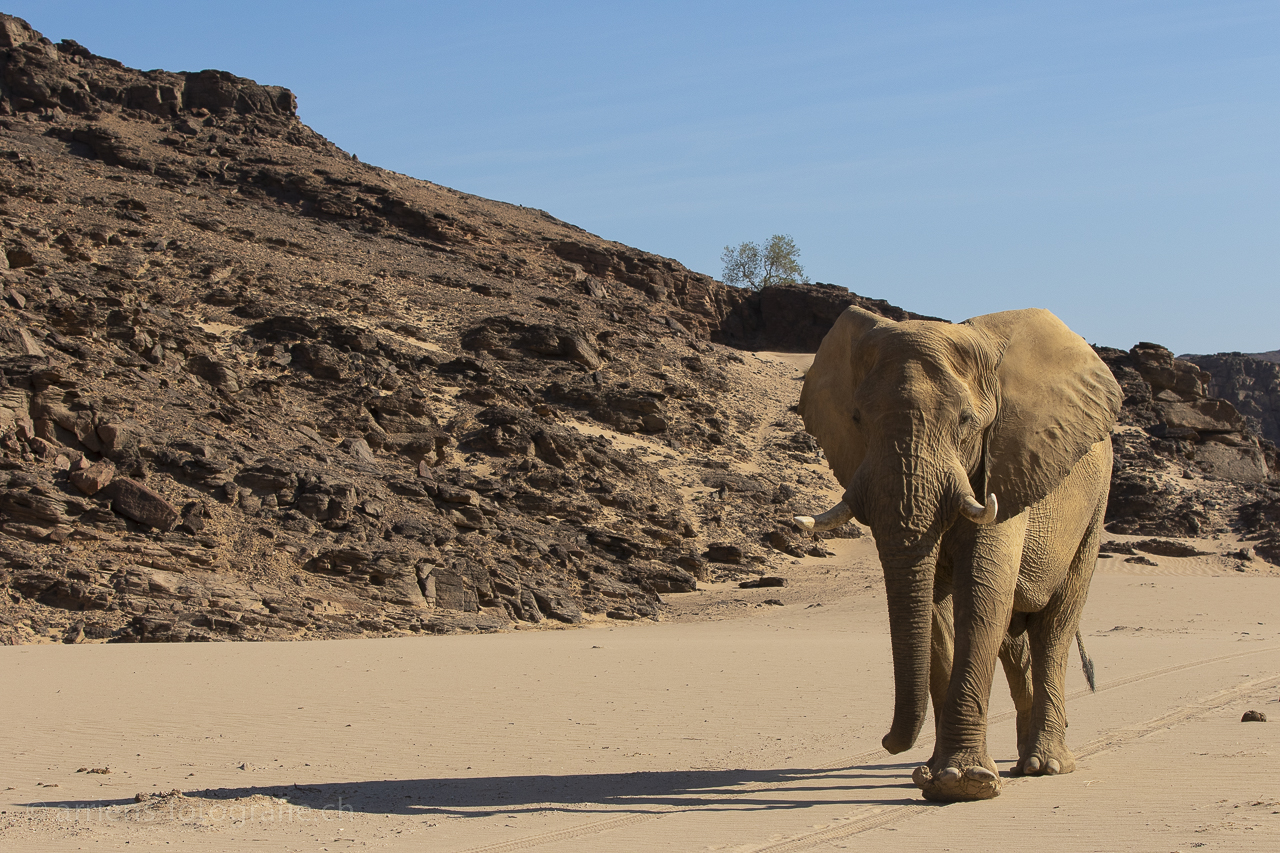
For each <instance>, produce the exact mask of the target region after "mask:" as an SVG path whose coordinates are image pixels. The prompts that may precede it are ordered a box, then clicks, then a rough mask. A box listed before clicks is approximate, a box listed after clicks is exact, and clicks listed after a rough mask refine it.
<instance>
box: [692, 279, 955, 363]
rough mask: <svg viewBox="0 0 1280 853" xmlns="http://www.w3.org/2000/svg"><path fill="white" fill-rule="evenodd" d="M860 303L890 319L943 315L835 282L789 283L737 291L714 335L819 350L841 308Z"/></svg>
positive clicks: (763, 346)
mask: <svg viewBox="0 0 1280 853" xmlns="http://www.w3.org/2000/svg"><path fill="white" fill-rule="evenodd" d="M850 305H856V306H858V307H859V308H863V309H865V310H867V311H871V312H872V313H875V314H879V315H881V316H882V317H887V318H889V319H890V320H937V319H939V318H937V317H926V316H924V315H922V314H913V313H911V312H910V311H905V310H903V309H901V308H898V307H897V306H896V305H890V304H889V303H888V302H886V301H885V300H883V299H870V298H868V297H866V296H859V295H858V294H856V293H853V292H852V291H849V290H847V289H845V288H843V287H840V286H839V285H835V284H822V283H817V284H783V285H777V286H774V287H766V288H764V289H763V290H758V291H754V290H738V291H734V292H733V293H732V303H731V308H730V309H729V311H728V312H727V313H726V314H725V316H724V317H723V318H722V319H721V320H720V323H719V327H718V328H717V329H716V331H715V332H714V334H713V340H717V341H722V342H724V343H726V344H729V345H731V346H738V347H743V348H746V349H756V350H775V351H778V352H816V351H817V349H818V345H819V344H821V343H822V339H823V338H824V337H825V336H826V334H827V331H828V330H830V328H831V326H832V324H834V323H835V321H836V318H837V317H839V316H840V313H841V312H842V311H844V309H846V308H848V307H849V306H850Z"/></svg>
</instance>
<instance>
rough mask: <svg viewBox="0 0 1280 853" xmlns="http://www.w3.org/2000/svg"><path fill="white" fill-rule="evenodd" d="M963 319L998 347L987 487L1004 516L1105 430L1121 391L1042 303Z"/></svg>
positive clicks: (1045, 486)
mask: <svg viewBox="0 0 1280 853" xmlns="http://www.w3.org/2000/svg"><path fill="white" fill-rule="evenodd" d="M965 324H966V325H969V326H972V327H973V328H975V329H977V330H979V331H981V332H983V333H985V334H987V335H988V336H990V337H991V338H992V339H993V344H994V345H995V346H996V347H997V348H998V349H999V351H1001V355H1000V358H999V366H998V367H997V368H996V378H997V382H998V385H999V394H1000V403H999V410H998V413H997V415H996V420H995V422H994V423H993V424H992V426H991V430H990V432H989V434H988V440H987V449H988V459H987V466H988V467H987V471H988V475H987V490H988V491H990V492H993V493H995V495H996V497H997V498H998V500H999V504H1000V515H999V518H1000V519H1001V520H1003V519H1006V518H1010V517H1012V516H1015V515H1017V514H1018V513H1020V512H1022V511H1023V510H1024V509H1026V508H1027V507H1028V506H1030V505H1031V504H1033V503H1035V502H1036V501H1039V500H1041V499H1042V498H1044V497H1045V496H1046V495H1048V494H1049V492H1051V491H1053V489H1054V488H1055V487H1056V486H1057V485H1058V484H1059V483H1060V482H1062V480H1063V478H1064V477H1066V475H1067V474H1068V473H1069V472H1070V471H1071V469H1072V468H1073V467H1075V464H1076V463H1077V462H1079V461H1080V459H1081V457H1083V456H1084V455H1085V454H1086V453H1087V452H1088V451H1089V448H1090V447H1092V446H1093V445H1094V444H1096V443H1097V442H1099V441H1101V440H1102V439H1104V438H1106V437H1107V436H1109V435H1110V434H1111V427H1112V425H1113V424H1114V423H1115V421H1116V415H1117V414H1118V413H1119V411H1120V403H1121V400H1122V395H1121V393H1120V386H1119V385H1118V384H1117V383H1116V380H1115V378H1114V377H1113V376H1112V375H1111V371H1110V370H1109V369H1108V368H1107V366H1106V365H1105V364H1103V363H1102V359H1100V358H1098V356H1097V354H1096V353H1095V352H1094V351H1093V348H1092V347H1090V346H1089V345H1088V344H1087V343H1085V341H1084V339H1083V338H1081V337H1080V336H1079V335H1077V334H1076V333H1075V332H1073V331H1071V330H1070V329H1068V328H1067V327H1066V324H1064V323H1063V322H1062V321H1061V320H1059V319H1058V318H1057V317H1055V316H1054V315H1053V314H1051V313H1050V312H1048V311H1046V310H1044V309H1043V308H1027V309H1024V310H1021V311H1002V312H1000V313H998V314H987V315H984V316H982V317H974V318H973V319H971V320H966V321H965Z"/></svg>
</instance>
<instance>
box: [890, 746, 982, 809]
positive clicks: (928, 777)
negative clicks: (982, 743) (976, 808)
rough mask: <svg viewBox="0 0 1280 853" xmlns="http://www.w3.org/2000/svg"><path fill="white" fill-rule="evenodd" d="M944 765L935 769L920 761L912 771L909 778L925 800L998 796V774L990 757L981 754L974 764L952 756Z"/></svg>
mask: <svg viewBox="0 0 1280 853" xmlns="http://www.w3.org/2000/svg"><path fill="white" fill-rule="evenodd" d="M943 765H944V766H943V767H942V769H940V770H938V771H936V772H935V771H934V770H933V768H932V767H930V766H929V765H928V764H921V765H920V766H919V767H917V768H916V769H915V772H913V773H912V774H911V781H912V782H915V783H916V787H917V788H919V789H920V790H921V791H923V792H924V798H925V799H926V800H934V801H937V802H943V803H954V802H960V801H968V800H990V799H991V798H993V797H996V796H999V794H1000V776H999V775H998V774H997V773H996V771H995V765H994V764H993V763H992V761H991V759H990V758H986V757H983V758H981V759H979V760H978V762H976V763H975V762H974V761H973V760H972V759H968V760H961V759H960V758H959V757H958V756H953V757H952V758H951V759H950V760H948V761H945V762H943ZM957 765H959V766H957Z"/></svg>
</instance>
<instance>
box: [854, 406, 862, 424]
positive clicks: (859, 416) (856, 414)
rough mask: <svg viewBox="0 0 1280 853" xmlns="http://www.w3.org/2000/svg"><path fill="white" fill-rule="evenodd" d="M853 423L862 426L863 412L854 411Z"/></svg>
mask: <svg viewBox="0 0 1280 853" xmlns="http://www.w3.org/2000/svg"><path fill="white" fill-rule="evenodd" d="M853 422H854V423H855V424H859V425H861V424H862V412H860V411H858V410H857V409H854V410H853Z"/></svg>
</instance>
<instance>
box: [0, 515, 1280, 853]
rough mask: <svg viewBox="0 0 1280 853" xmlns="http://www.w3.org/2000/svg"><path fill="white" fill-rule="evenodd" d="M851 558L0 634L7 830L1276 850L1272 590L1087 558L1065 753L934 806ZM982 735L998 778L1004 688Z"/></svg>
mask: <svg viewBox="0 0 1280 853" xmlns="http://www.w3.org/2000/svg"><path fill="white" fill-rule="evenodd" d="M838 546H839V549H840V551H841V553H840V554H839V555H838V556H837V557H833V558H827V559H825V560H824V559H817V558H808V559H805V560H803V561H796V563H795V564H793V565H792V566H791V567H790V570H791V577H792V578H793V582H792V583H791V585H789V586H788V587H785V588H782V589H776V588H775V589H763V590H737V589H732V588H729V587H728V586H727V585H724V586H721V587H717V588H712V589H708V590H707V591H705V592H698V593H689V594H686V595H684V596H670V598H671V599H672V603H673V611H674V612H673V615H672V618H671V619H670V620H669V621H668V622H666V623H662V624H645V625H610V626H605V627H596V628H588V629H581V630H562V631H538V632H521V633H509V634H498V635H489V636H459V637H429V638H428V637H424V638H409V639H396V640H353V641H334V642H323V643H320V642H317V643H274V644H216V645H204V646H195V645H139V646H107V645H89V646H54V645H48V646H25V647H7V648H0V677H3V680H4V684H5V691H4V699H3V705H2V706H0V715H2V716H3V719H4V722H5V725H4V727H3V731H2V732H0V761H2V765H0V787H3V792H2V796H0V800H2V801H0V810H2V811H0V849H4V850H24V851H39V850H79V849H83V850H97V849H128V850H152V849H169V850H172V849H175V848H179V847H181V848H182V849H189V850H279V851H284V850H351V849H362V848H372V849H383V850H431V851H440V853H446V851H489V852H490V853H497V851H518V850H533V849H545V850H555V851H577V850H582V851H589V850H650V849H653V850H658V849H661V850H688V851H702V850H731V851H766V850H767V851H782V850H788V851H790V850H827V849H873V850H889V851H893V850H917V849H925V848H927V849H937V850H954V851H970V850H971V851H978V850H989V849H991V848H992V847H993V846H994V845H993V842H992V838H993V836H996V835H998V834H1000V833H1006V832H1009V831H1011V830H1014V831H1016V832H1017V833H1018V834H1019V835H1020V836H1023V837H1024V838H1025V839H1027V840H1028V842H1029V843H1030V844H1031V845H1032V846H1033V847H1034V848H1037V849H1054V850H1072V851H1129V850H1133V851H1184V853H1189V851H1193V850H1204V851H1212V850H1224V851H1225V850H1230V851H1239V850H1259V851H1262V850H1266V851H1274V850H1277V849H1280V782H1277V776H1276V773H1275V771H1274V766H1275V764H1274V762H1275V760H1276V756H1277V754H1278V753H1280V749H1278V747H1280V706H1278V704H1277V697H1278V696H1280V666H1278V664H1280V614H1278V613H1277V605H1276V602H1277V601H1278V600H1280V577H1276V576H1273V575H1264V574H1261V573H1256V572H1254V573H1242V572H1237V571H1235V569H1234V568H1233V567H1232V566H1231V565H1230V564H1229V561H1227V560H1225V559H1223V558H1219V557H1201V558H1189V559H1182V560H1171V559H1165V558H1161V559H1160V560H1159V561H1158V562H1160V566H1158V567H1146V566H1136V565H1132V564H1126V563H1123V562H1122V561H1120V560H1114V559H1113V560H1105V561H1102V562H1101V563H1100V566H1099V573H1098V575H1097V577H1096V579H1095V582H1094V585H1093V590H1092V595H1091V596H1090V602H1089V607H1088V609H1087V611H1086V615H1085V623H1084V633H1085V638H1086V642H1087V643H1088V648H1089V651H1090V653H1091V654H1092V655H1093V657H1094V659H1095V661H1096V663H1097V666H1098V675H1099V690H1098V692H1097V693H1096V694H1090V693H1089V692H1088V689H1087V687H1086V686H1085V685H1084V682H1083V677H1082V676H1081V675H1080V673H1079V669H1078V667H1077V666H1076V662H1075V661H1074V659H1073V661H1072V667H1071V681H1070V683H1069V689H1070V691H1071V694H1070V701H1069V706H1068V707H1069V711H1070V715H1071V718H1070V719H1071V743H1072V745H1073V747H1074V748H1075V749H1076V752H1077V755H1078V756H1079V769H1078V770H1077V771H1076V772H1075V773H1074V774H1070V775H1067V776H1061V777H1056V778H1047V779H1025V780H1021V779H1019V780H1014V779H1009V780H1006V786H1005V790H1004V793H1003V794H1002V795H1001V796H1000V797H999V798H998V799H996V800H994V801H990V802H986V803H974V804H955V805H947V806H938V805H933V804H928V803H926V802H925V801H923V800H922V799H921V798H920V797H919V795H918V792H917V791H916V790H915V789H914V787H912V786H911V784H910V781H909V778H908V774H909V773H910V770H911V768H912V767H913V766H914V765H915V764H917V763H919V762H920V761H921V760H923V759H924V758H926V757H927V755H928V753H929V748H930V743H929V739H928V738H925V739H923V740H922V742H921V743H920V744H919V745H918V746H917V747H916V748H915V749H914V750H912V751H911V752H910V753H907V754H904V755H901V756H889V755H887V754H886V753H884V752H883V751H882V750H881V749H880V747H879V739H880V736H881V735H882V734H883V732H884V730H885V728H886V726H887V724H888V721H889V715H890V702H891V694H892V675H891V671H890V662H889V645H888V638H887V635H886V616H885V608H884V600H883V591H882V589H881V587H880V585H879V584H877V583H876V582H875V581H876V576H877V574H878V569H876V566H875V561H874V555H873V551H872V547H871V544H870V540H869V539H862V540H856V541H848V542H841V543H838ZM766 599H774V600H776V601H781V602H782V603H781V604H765V603H764V602H765V600H766ZM694 612H700V613H702V614H704V615H703V616H702V618H699V619H697V620H696V621H686V620H689V619H692V614H693V613H694ZM708 616H709V617H710V618H707V617H708ZM1250 709H1256V710H1260V711H1263V712H1265V713H1267V714H1268V715H1269V716H1270V717H1271V718H1272V720H1273V721H1272V722H1270V723H1241V722H1240V716H1241V714H1242V713H1243V712H1244V711H1246V710H1250ZM991 726H992V730H991V748H992V752H993V755H994V757H995V758H996V760H997V763H998V764H1000V765H1001V767H1002V768H1004V769H1006V770H1007V768H1008V767H1009V766H1010V765H1011V763H1012V761H1013V759H1014V757H1015V755H1014V743H1013V721H1012V718H1011V713H1010V703H1009V701H1008V697H1007V695H1006V693H1005V690H1004V685H1003V682H1002V681H1000V680H998V681H997V684H996V689H995V699H994V701H993V719H992V724H991ZM926 728H928V727H926ZM108 769H109V771H110V772H92V771H94V770H108ZM173 791H178V792H181V793H180V794H174V793H167V792H173ZM139 794H142V795H144V796H143V797H142V801H141V802H137V801H135V798H136V796H137V795H139Z"/></svg>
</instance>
